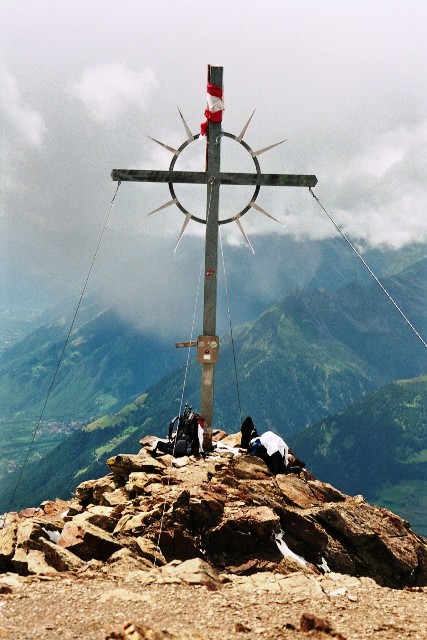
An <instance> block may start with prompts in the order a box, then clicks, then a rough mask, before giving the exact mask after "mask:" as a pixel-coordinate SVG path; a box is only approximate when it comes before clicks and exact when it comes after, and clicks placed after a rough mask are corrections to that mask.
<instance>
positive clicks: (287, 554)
mask: <svg viewBox="0 0 427 640" xmlns="http://www.w3.org/2000/svg"><path fill="white" fill-rule="evenodd" d="M284 534H285V532H284V531H283V530H282V529H281V530H280V533H276V534H275V536H274V539H275V540H276V544H277V546H278V547H279V551H280V552H281V554H282V555H283V557H284V558H292V559H293V560H296V562H298V563H299V564H301V565H302V566H303V567H305V566H306V565H307V561H306V560H304V558H303V557H301V556H299V555H298V554H296V553H294V552H293V551H291V550H290V549H289V547H288V545H287V544H286V542H285V541H284V540H283V536H284Z"/></svg>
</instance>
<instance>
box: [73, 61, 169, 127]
mask: <svg viewBox="0 0 427 640" xmlns="http://www.w3.org/2000/svg"><path fill="white" fill-rule="evenodd" d="M157 87H158V82H157V79H156V77H155V75H154V73H153V71H151V69H142V70H141V71H133V70H132V69H130V68H129V67H128V66H126V65H125V64H123V63H117V62H116V63H112V64H104V65H96V66H94V67H88V68H87V69H85V70H84V71H83V73H82V74H81V76H80V79H79V80H78V81H77V82H74V83H72V84H71V86H70V93H71V95H72V96H74V97H75V98H77V99H79V100H81V102H82V103H83V105H84V107H85V109H86V110H87V111H88V113H89V114H90V116H91V117H92V118H93V119H94V120H97V121H98V122H102V123H104V122H109V121H111V120H114V119H115V118H116V117H117V116H118V115H119V114H120V113H123V111H125V110H126V109H127V108H128V107H130V106H136V107H137V108H138V109H140V110H141V111H144V110H145V109H146V107H147V104H148V102H149V99H150V97H151V96H152V94H153V93H154V91H155V90H156V89H157Z"/></svg>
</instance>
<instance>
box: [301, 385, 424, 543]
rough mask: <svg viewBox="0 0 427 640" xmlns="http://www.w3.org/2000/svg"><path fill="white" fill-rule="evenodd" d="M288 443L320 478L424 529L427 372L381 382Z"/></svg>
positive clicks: (421, 530)
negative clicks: (382, 385) (382, 383)
mask: <svg viewBox="0 0 427 640" xmlns="http://www.w3.org/2000/svg"><path fill="white" fill-rule="evenodd" d="M292 446H294V447H295V449H296V450H297V451H298V453H299V454H300V455H301V456H302V457H303V458H304V459H305V460H306V462H307V465H308V466H309V468H310V469H311V470H312V471H313V473H314V474H315V475H316V476H317V477H318V478H319V479H321V480H324V481H327V482H330V483H332V484H336V485H337V486H339V487H340V489H341V490H343V491H345V492H347V493H350V494H358V493H362V494H363V495H364V496H365V497H366V498H367V499H368V500H377V501H378V502H379V503H380V504H383V505H384V506H387V507H388V508H390V509H392V510H394V511H396V512H397V513H400V514H402V515H403V516H404V517H408V519H410V522H411V524H412V525H413V527H414V528H416V529H417V530H419V531H420V532H422V533H423V534H424V535H425V534H426V533H427V511H426V509H425V507H426V506H427V491H426V489H427V375H424V376H420V377H418V378H415V379H412V380H400V381H397V382H392V383H390V384H388V385H386V386H384V387H383V388H381V389H380V390H379V391H376V392H375V393H372V394H370V395H368V396H366V397H364V398H362V399H361V400H359V401H358V402H356V403H355V404H353V405H352V406H350V407H348V408H347V409H345V410H344V411H342V412H340V413H337V414H336V415H333V416H328V417H327V418H325V419H324V420H322V421H321V422H319V423H317V424H315V425H313V426H311V427H309V428H307V429H305V430H304V431H302V432H300V433H298V434H295V435H294V436H293V437H292Z"/></svg>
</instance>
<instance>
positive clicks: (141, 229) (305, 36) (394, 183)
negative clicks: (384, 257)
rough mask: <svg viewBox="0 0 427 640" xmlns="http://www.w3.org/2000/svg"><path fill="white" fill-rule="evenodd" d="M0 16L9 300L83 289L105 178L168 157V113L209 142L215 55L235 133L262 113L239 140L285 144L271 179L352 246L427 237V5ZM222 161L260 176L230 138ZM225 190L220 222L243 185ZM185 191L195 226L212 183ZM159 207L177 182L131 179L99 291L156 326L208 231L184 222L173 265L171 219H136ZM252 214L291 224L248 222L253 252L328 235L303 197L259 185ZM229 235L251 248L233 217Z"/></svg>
mask: <svg viewBox="0 0 427 640" xmlns="http://www.w3.org/2000/svg"><path fill="white" fill-rule="evenodd" d="M0 8H1V22H0V132H1V148H0V186H1V196H0V198H1V199H0V233H1V241H0V248H1V262H0V267H1V276H0V285H1V294H2V295H1V298H0V300H1V303H2V304H7V300H8V299H9V300H11V299H12V298H14V292H15V291H19V292H21V293H22V292H23V293H27V294H28V296H30V297H32V300H34V299H35V298H36V297H37V292H38V291H40V296H41V297H43V296H45V294H46V292H50V291H51V292H54V293H55V295H57V294H58V293H60V292H61V291H64V292H67V291H68V290H69V286H71V287H76V288H77V289H79V287H81V286H82V285H83V283H84V280H85V278H86V275H87V272H88V269H89V266H90V263H91V261H92V258H93V255H94V251H95V249H96V246H97V243H98V240H99V237H100V234H101V231H102V228H103V225H104V222H105V219H106V216H107V213H108V207H109V203H110V201H111V198H112V196H113V194H114V190H115V186H116V184H115V183H113V182H112V181H111V177H110V172H111V170H112V169H113V168H147V169H148V168H153V169H154V168H158V169H165V168H167V167H168V165H169V162H170V160H171V157H172V156H171V154H169V153H168V152H167V151H164V150H162V149H161V148H160V147H159V146H158V145H156V144H155V143H154V142H152V141H151V140H149V139H148V137H147V136H152V137H154V138H157V139H159V140H161V141H164V142H166V143H168V144H170V145H172V146H177V145H179V144H181V143H182V142H183V141H184V140H185V138H186V135H185V130H184V128H183V126H182V123H181V121H180V119H179V115H178V112H177V106H178V107H179V108H180V109H181V111H182V112H183V114H184V116H185V118H186V120H187V122H188V124H189V126H190V128H191V129H192V131H193V132H194V133H197V132H198V131H199V125H200V122H201V121H202V120H203V111H204V109H205V106H206V67H207V64H208V63H211V64H217V65H222V66H223V67H224V89H225V107H226V111H225V114H224V120H223V128H224V130H225V131H229V132H231V133H235V134H237V133H239V132H240V130H241V129H242V127H243V125H244V123H245V122H246V120H247V119H248V117H249V115H250V114H251V112H252V111H253V109H254V108H256V112H255V115H254V118H253V120H252V122H251V125H250V127H249V129H248V131H247V133H246V135H245V141H246V142H247V143H248V144H249V145H251V147H253V148H255V149H259V148H261V147H264V146H267V145H269V144H272V143H274V142H277V141H279V140H282V139H286V142H285V143H284V144H283V145H281V146H279V147H277V148H276V149H274V150H272V151H270V152H268V153H266V154H264V155H261V156H260V157H259V160H260V163H261V168H262V169H263V170H264V171H274V172H284V173H314V174H316V175H317V178H318V180H319V183H318V185H317V187H316V189H315V192H316V194H317V196H318V197H319V199H320V200H321V201H322V202H323V204H324V205H325V206H326V208H327V209H328V210H329V211H330V212H331V214H332V215H333V216H334V218H335V219H336V221H337V222H338V224H340V225H341V226H342V228H343V230H344V231H345V232H346V233H347V234H348V235H349V236H350V238H351V239H352V240H354V241H356V242H358V243H362V244H370V245H374V246H394V247H398V246H401V245H403V244H405V243H408V242H413V241H414V240H417V241H422V240H425V239H426V236H427V216H426V204H427V181H426V174H427V171H426V169H427V161H426V158H427V154H426V147H427V109H426V106H427V105H426V97H427V83H426V77H427V38H426V35H425V25H426V24H427V3H426V2H424V0H355V1H353V0H312V1H309V0H263V2H259V1H257V2H255V1H254V0H244V1H243V0H242V1H241V0H233V1H231V0H228V1H227V2H224V1H223V0H217V1H216V2H215V3H208V4H206V3H202V2H196V1H194V0H181V1H180V2H172V1H166V0H157V1H156V2H154V3H152V2H144V1H143V0H138V1H137V0H133V1H131V0H122V1H121V2H119V3H118V2H112V1H110V0H100V1H98V0H85V2H82V1H81V0H74V1H73V2H64V1H63V0H1V2H0ZM223 151H224V163H223V168H225V169H227V168H228V169H229V170H235V171H239V170H243V171H246V170H250V166H251V162H249V161H248V159H247V157H246V156H245V155H244V154H243V153H242V152H241V150H240V149H239V148H237V145H236V143H232V142H231V141H229V140H226V141H225V143H224V144H223ZM203 154H204V143H203V142H201V141H198V142H195V143H193V145H192V147H191V150H189V151H188V154H186V155H185V156H183V157H182V159H181V160H180V162H181V165H180V166H181V167H188V168H198V167H199V165H200V170H202V169H203ZM248 162H249V164H248ZM177 168H178V167H177ZM228 189H229V191H227V190H226V189H224V190H223V193H222V194H221V203H222V212H223V213H222V214H221V215H222V217H225V214H226V215H227V216H228V215H230V214H232V213H236V212H237V211H238V210H239V209H240V208H241V207H242V206H243V204H245V203H246V200H247V199H248V198H249V195H250V193H251V190H249V191H247V190H245V189H243V188H241V189H233V188H231V187H230V188H228ZM177 190H178V189H177ZM178 191H179V195H180V197H182V199H183V201H184V204H186V206H187V207H188V208H190V209H191V210H192V211H193V212H194V213H195V214H196V215H203V212H204V209H205V201H204V197H205V196H204V192H203V188H202V187H198V188H196V189H194V190H191V189H190V190H189V189H186V188H184V187H181V188H180V189H179V190H178ZM168 199H170V197H169V192H168V189H167V186H166V185H142V184H130V183H123V184H122V185H121V187H120V189H119V192H118V196H117V199H116V202H115V206H114V208H113V212H112V217H111V219H110V221H109V224H108V227H107V230H106V233H105V235H104V239H103V242H102V244H101V248H100V252H99V257H98V259H97V261H96V263H95V267H94V271H93V277H92V279H91V283H90V285H89V287H88V289H89V291H90V290H91V287H93V288H96V290H97V292H98V293H100V294H101V295H102V296H104V298H105V300H106V301H107V300H108V301H111V302H113V303H116V304H117V305H121V306H124V307H127V308H129V313H130V314H134V315H135V316H139V317H140V318H141V317H143V318H144V319H143V321H142V324H144V325H145V326H147V327H149V328H150V327H151V328H159V326H162V327H164V328H168V327H169V326H170V323H171V318H173V314H174V312H175V309H176V308H177V305H179V304H180V299H181V297H182V296H183V295H184V294H183V293H182V290H183V289H184V288H185V289H186V290H188V291H193V290H194V288H195V286H196V284H197V278H198V274H199V265H200V260H201V256H202V252H203V246H202V242H201V240H200V234H201V233H202V232H203V229H204V227H203V226H202V225H197V224H196V223H193V222H191V223H190V224H189V226H188V235H187V236H186V238H185V239H184V241H183V242H182V243H181V245H180V247H179V249H178V251H177V253H176V255H174V253H173V249H174V246H175V243H176V239H177V237H178V234H179V231H180V228H181V225H182V222H183V214H182V213H181V212H180V211H179V210H178V209H176V208H174V207H171V208H169V209H166V210H165V211H163V212H160V213H157V214H155V215H153V216H150V217H148V218H145V217H144V215H145V214H146V213H148V212H149V211H151V210H152V209H154V208H155V207H157V206H160V205H161V204H163V203H164V202H166V201H167V200H168ZM258 203H259V204H260V205H261V206H262V207H264V208H265V209H267V210H268V211H270V212H271V213H272V214H273V215H275V216H276V217H277V218H279V219H280V220H281V221H282V222H283V225H282V226H279V225H277V223H274V222H273V221H271V220H269V219H267V218H266V217H264V216H262V215H261V214H257V213H255V212H250V213H248V214H247V215H245V217H244V218H243V219H242V222H243V225H244V227H245V230H246V231H247V233H248V235H249V237H250V238H251V241H252V244H253V245H254V248H255V250H256V244H257V237H259V234H261V233H262V234H269V233H274V234H278V233H281V234H291V235H293V236H295V237H297V238H307V237H313V238H322V237H327V236H332V235H334V233H335V231H334V228H333V226H332V225H331V223H330V222H329V221H328V220H327V219H325V217H324V215H323V214H322V212H321V211H320V209H319V207H318V205H317V204H316V202H315V201H314V200H313V198H312V197H311V196H310V194H309V193H308V190H306V189H289V188H283V189H278V188H270V189H268V188H267V189H264V190H261V193H260V196H259V198H258ZM223 238H224V242H225V244H228V245H230V244H236V243H241V242H242V237H241V235H240V232H239V230H238V229H237V226H235V225H232V226H231V225H227V227H226V228H223ZM246 250H247V249H246V248H245V247H244V246H243V244H242V251H246ZM254 259H256V255H255V258H254ZM272 259H273V258H272ZM190 274H192V275H191V277H190ZM261 280H262V279H261ZM70 290H71V289H70ZM141 308H143V309H144V310H145V312H144V313H141ZM165 309H166V310H167V311H168V313H165Z"/></svg>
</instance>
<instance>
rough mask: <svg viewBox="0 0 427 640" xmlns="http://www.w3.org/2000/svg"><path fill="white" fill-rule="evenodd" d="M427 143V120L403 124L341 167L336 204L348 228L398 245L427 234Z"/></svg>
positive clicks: (358, 236) (375, 242)
mask: <svg viewBox="0 0 427 640" xmlns="http://www.w3.org/2000/svg"><path fill="white" fill-rule="evenodd" d="M426 144H427V121H425V122H422V123H421V124H418V125H414V126H412V127H409V126H405V127H403V126H400V127H397V128H395V129H391V130H389V131H387V132H386V133H384V134H382V135H380V136H377V137H376V138H374V139H373V140H372V142H371V144H370V145H369V146H367V148H366V149H364V150H363V152H361V153H360V154H359V155H356V156H355V158H354V160H353V161H352V162H350V163H349V164H348V166H347V168H346V169H345V170H342V172H341V180H342V182H341V184H340V185H339V186H338V196H337V198H336V204H337V219H338V220H339V221H340V224H341V226H342V227H343V228H344V231H345V232H346V233H348V234H349V235H351V236H352V237H353V238H354V239H356V240H363V241H365V242H368V243H369V244H370V245H371V246H382V245H383V246H390V247H394V248H398V247H401V246H403V245H405V244H406V243H410V242H414V241H423V240H425V239H426V238H427V216H426V209H427V187H426V184H425V175H426V172H427V158H426V154H425V147H426ZM338 201H341V206H339V205H338ZM342 204H345V206H342Z"/></svg>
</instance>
